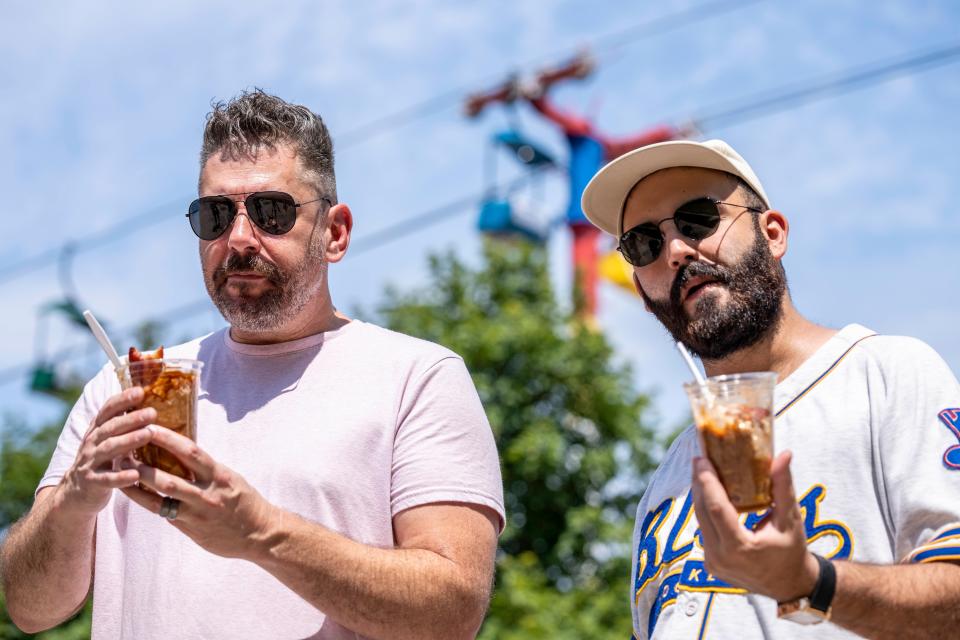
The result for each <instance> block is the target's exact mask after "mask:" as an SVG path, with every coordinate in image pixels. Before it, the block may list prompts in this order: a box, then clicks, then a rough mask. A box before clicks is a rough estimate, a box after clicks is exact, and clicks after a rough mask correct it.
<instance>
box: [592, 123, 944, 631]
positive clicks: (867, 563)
mask: <svg viewBox="0 0 960 640" xmlns="http://www.w3.org/2000/svg"><path fill="white" fill-rule="evenodd" d="M582 204H583V209H584V212H585V213H586V215H587V217H588V218H589V219H590V221H591V222H593V224H595V225H596V226H598V227H600V228H601V229H603V230H605V231H607V232H608V233H610V234H612V235H614V236H616V237H617V238H618V239H619V249H620V251H621V252H622V253H623V255H624V257H625V258H626V259H627V261H628V262H630V263H631V264H632V265H633V280H634V284H635V286H636V288H637V291H638V292H639V294H640V295H641V297H642V298H643V300H644V302H645V304H646V307H647V309H648V310H649V311H650V312H651V313H653V314H654V315H655V316H656V317H657V318H658V319H659V320H660V322H661V323H662V324H663V325H664V327H665V328H666V329H667V330H668V331H669V332H670V334H671V335H672V336H673V338H674V339H676V340H678V341H680V342H683V343H684V344H685V345H686V346H687V348H689V349H690V350H691V351H693V352H694V353H695V354H696V355H697V356H699V357H700V358H701V360H702V361H703V364H704V368H705V370H706V372H707V374H708V375H711V376H714V375H722V374H735V373H743V372H751V371H773V372H775V373H776V374H777V385H776V390H775V409H776V410H777V412H776V420H775V423H774V432H775V436H774V445H775V448H776V454H777V455H776V456H775V457H774V459H773V462H772V464H771V470H770V471H771V477H772V484H773V486H772V495H773V506H772V507H771V508H770V509H769V510H767V511H763V512H753V513H748V514H746V516H743V515H741V514H739V513H738V512H737V509H736V508H735V507H734V505H733V504H732V502H731V500H730V497H729V496H728V495H727V493H726V491H725V490H724V488H723V485H722V484H721V482H720V479H719V477H718V475H717V472H716V469H715V468H714V467H713V465H711V463H710V462H709V460H707V459H706V458H705V457H703V456H702V454H701V453H700V450H699V446H698V444H697V436H696V432H695V429H694V428H693V427H692V426H691V427H690V428H688V429H687V430H686V431H684V432H683V433H682V434H681V435H680V436H679V437H678V438H677V439H676V441H675V442H674V444H673V445H672V446H671V448H670V450H669V451H668V452H667V455H666V457H665V459H664V461H663V463H662V464H661V466H660V468H659V469H658V470H657V472H656V473H655V474H654V476H653V477H652V478H651V480H650V484H649V486H648V487H647V490H646V493H645V494H644V496H643V499H642V500H641V502H640V505H639V507H638V510H637V520H636V527H635V530H634V537H633V570H632V572H633V575H632V595H633V598H632V609H633V634H634V637H635V638H636V639H637V640H640V639H646V638H731V637H736V638H744V639H746V638H771V637H775V638H851V637H857V636H858V635H862V636H867V637H897V638H906V637H910V638H912V637H918V638H919V637H922V638H930V637H953V636H954V635H956V633H957V629H958V628H960V626H958V624H960V609H958V608H957V606H956V603H957V601H958V600H960V567H957V566H956V564H955V563H956V562H957V561H958V560H960V445H958V443H957V441H958V438H960V384H958V382H957V379H956V377H955V376H954V374H953V373H952V372H951V371H950V369H949V368H948V367H947V365H946V364H945V363H944V362H943V360H942V359H941V358H940V357H939V356H938V355H937V354H936V353H935V352H934V351H933V350H932V349H931V348H930V347H928V346H927V345H925V344H923V343H921V342H919V341H917V340H915V339H912V338H905V337H895V336H880V335H877V334H876V333H875V332H873V331H870V330H869V329H866V328H864V327H862V326H859V325H855V324H851V325H847V326H846V327H843V328H842V329H839V330H837V329H832V328H828V327H824V326H820V325H817V324H815V323H813V322H811V321H810V320H808V319H806V318H804V317H803V316H802V315H801V314H800V313H799V312H798V311H797V309H796V308H795V307H794V306H793V303H792V302H791V299H790V295H789V293H788V291H787V284H786V275H785V273H784V269H783V266H782V264H781V259H782V258H783V256H784V255H785V254H786V251H787V238H788V234H789V224H788V221H787V218H786V216H785V215H784V214H783V213H781V212H780V211H778V210H776V209H775V208H773V207H772V206H771V204H770V200H769V199H768V197H767V194H766V192H765V190H764V188H763V185H762V184H761V183H760V180H759V179H758V178H757V175H756V174H755V173H754V171H753V170H752V169H751V168H750V166H749V165H748V164H747V162H746V161H745V160H744V159H743V158H742V157H741V156H740V155H739V154H738V153H737V152H736V151H734V150H733V149H732V148H731V147H730V146H729V145H728V144H726V143H725V142H723V141H720V140H709V141H707V142H703V143H699V142H689V141H680V142H665V143H661V144H655V145H651V146H648V147H644V148H641V149H638V150H636V151H633V152H631V153H628V154H626V155H623V156H621V157H620V158H617V159H616V160H614V161H613V162H611V163H610V164H608V165H607V166H606V167H604V168H603V169H602V170H601V171H600V172H599V173H598V174H597V175H596V176H595V177H594V179H593V180H592V181H591V183H590V184H589V185H588V186H587V188H586V190H585V192H584V195H583V202H582ZM691 476H692V477H691ZM809 625H816V626H809Z"/></svg>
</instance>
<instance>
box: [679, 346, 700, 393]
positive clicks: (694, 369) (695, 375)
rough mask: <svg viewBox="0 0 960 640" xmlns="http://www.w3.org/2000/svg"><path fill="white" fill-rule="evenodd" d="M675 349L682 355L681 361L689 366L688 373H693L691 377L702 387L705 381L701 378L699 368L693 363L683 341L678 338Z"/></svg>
mask: <svg viewBox="0 0 960 640" xmlns="http://www.w3.org/2000/svg"><path fill="white" fill-rule="evenodd" d="M676 345H677V351H679V352H680V355H681V356H683V361H684V362H686V363H687V366H688V367H690V373H692V374H693V379H694V380H696V381H697V384H698V385H700V386H701V387H704V386H705V385H706V384H707V381H706V380H704V379H703V374H701V373H700V368H699V367H698V366H697V365H696V364H694V362H693V358H692V357H690V352H689V351H687V348H686V347H685V346H683V343H682V342H680V341H679V340H678V341H677V342H676Z"/></svg>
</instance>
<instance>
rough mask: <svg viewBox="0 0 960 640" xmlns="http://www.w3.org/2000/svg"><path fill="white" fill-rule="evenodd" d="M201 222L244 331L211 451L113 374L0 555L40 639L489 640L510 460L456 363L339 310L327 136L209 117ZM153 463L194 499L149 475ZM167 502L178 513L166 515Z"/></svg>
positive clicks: (303, 113)
mask: <svg viewBox="0 0 960 640" xmlns="http://www.w3.org/2000/svg"><path fill="white" fill-rule="evenodd" d="M200 166H201V169H200V179H199V187H198V188H199V196H200V197H199V198H197V199H196V200H195V201H194V202H193V203H192V204H191V205H190V206H189V209H188V211H189V212H188V214H187V217H188V218H189V222H190V226H191V228H192V229H193V231H194V233H195V234H196V235H197V236H198V237H199V239H200V241H199V249H200V263H201V268H202V271H203V278H204V282H205V284H206V288H207V291H208V292H209V294H210V297H211V299H212V300H213V302H214V303H215V304H216V306H217V308H218V309H219V310H220V312H221V313H222V314H223V316H224V318H226V320H227V322H228V323H229V325H230V326H229V327H228V328H227V329H224V330H222V331H218V332H216V333H213V334H211V335H208V336H205V337H202V338H199V339H197V340H194V341H192V342H188V343H186V344H183V345H178V346H175V347H172V348H169V349H167V350H166V355H167V356H168V357H172V358H191V359H197V360H200V361H202V362H203V363H204V366H203V370H202V376H201V381H200V398H199V403H198V420H197V422H198V434H197V442H196V443H194V442H192V441H190V440H189V439H187V438H185V437H182V436H180V435H179V434H177V433H174V432H173V431H171V430H169V429H164V428H157V427H156V426H155V425H153V424H152V422H153V421H154V420H155V419H156V418H157V415H156V411H155V410H154V409H153V408H140V405H141V402H142V400H143V397H144V393H143V390H142V389H140V388H133V389H128V390H126V391H123V392H121V391H120V387H119V384H118V382H117V379H116V376H115V375H114V373H113V371H112V369H111V368H110V367H109V366H108V367H105V368H104V369H103V370H102V371H101V372H100V374H99V375H98V376H96V377H95V378H94V379H93V380H91V381H90V383H88V384H87V386H86V387H85V388H84V392H83V396H82V397H81V399H80V400H79V401H78V402H77V404H76V406H75V407H74V408H73V411H72V412H71V414H70V416H69V418H68V420H67V424H66V426H65V427H64V430H63V434H62V435H61V437H60V441H59V443H58V446H57V450H56V452H55V453H54V456H53V459H52V460H51V462H50V466H49V468H48V469H47V472H46V474H45V475H44V477H43V479H42V480H41V482H40V486H39V487H38V489H37V494H36V500H35V503H34V506H33V508H32V510H31V511H30V513H29V514H28V515H27V516H25V517H24V518H23V519H22V520H21V521H20V522H18V523H17V524H16V525H15V526H14V527H13V528H12V529H11V531H10V534H9V536H8V538H7V540H6V541H5V543H4V546H3V548H2V550H0V563H2V580H3V587H4V590H5V592H6V604H7V607H8V609H9V612H10V616H11V618H12V619H13V621H14V622H15V623H16V624H17V625H18V626H19V627H20V628H22V629H23V630H24V631H28V632H36V631H40V630H43V629H47V628H49V627H52V626H54V625H56V624H58V623H60V622H61V621H63V620H65V619H66V618H68V617H69V616H71V615H72V614H73V613H75V612H76V611H77V610H78V609H79V608H80V607H81V606H83V604H84V602H85V601H86V599H87V597H88V595H89V594H90V593H92V594H93V637H94V638H101V639H107V638H110V639H114V638H138V639H144V638H146V639H151V638H152V639H157V640H160V639H163V640H167V639H168V638H257V639H262V638H288V639H291V640H292V639H295V638H296V639H301V638H322V639H338V640H342V639H347V638H350V639H351V640H356V639H358V638H383V639H387V638H390V639H396V638H401V639H403V638H406V639H411V640H412V639H423V638H444V639H449V638H454V639H459V638H473V637H475V635H476V633H477V630H478V629H479V627H480V623H481V620H482V618H483V614H484V612H485V610H486V606H487V603H488V600H489V596H490V587H491V582H492V577H493V562H494V554H495V550H496V540H497V535H498V534H499V532H500V531H501V530H502V528H503V525H504V511H503V497H502V486H501V480H500V469H499V462H498V458H497V452H496V448H495V445H494V441H493V437H492V434H491V431H490V427H489V424H488V423H487V420H486V417H485V415H484V412H483V408H482V406H481V405H480V401H479V398H478V396H477V393H476V390H475V389H474V386H473V383H472V381H471V379H470V376H469V374H468V373H467V371H466V368H465V367H464V364H463V361H462V360H461V359H460V358H459V357H458V356H457V355H456V354H454V353H452V352H450V351H448V350H446V349H444V348H443V347H440V346H438V345H434V344H431V343H427V342H424V341H421V340H416V339H414V338H411V337H408V336H403V335H401V334H397V333H394V332H391V331H387V330H386V329H382V328H380V327H377V326H374V325H372V324H369V323H365V322H361V321H358V320H351V319H350V318H348V317H347V316H346V315H344V314H343V313H342V312H340V311H339V310H337V308H336V307H335V306H334V304H333V301H332V300H331V298H330V293H329V287H328V280H327V277H328V267H329V265H330V264H333V263H336V262H339V261H340V260H341V259H343V257H344V256H345V255H346V253H347V249H348V247H349V244H350V235H351V230H352V226H353V217H352V213H351V211H350V209H349V207H348V206H347V205H345V204H343V203H341V202H339V201H338V198H337V193H336V183H335V179H334V172H333V150H332V144H331V141H330V137H329V134H328V132H327V129H326V126H325V125H324V124H323V122H322V120H321V119H320V118H319V116H316V115H315V114H313V113H311V112H310V111H309V110H308V109H307V108H305V107H302V106H299V105H293V104H288V103H286V102H284V101H283V100H281V99H279V98H277V97H274V96H271V95H268V94H265V93H263V92H262V91H259V90H257V91H253V92H249V93H243V94H241V95H240V96H239V97H237V98H235V99H234V100H232V101H230V102H228V103H226V104H223V103H219V104H216V105H214V109H213V112H212V113H211V114H210V115H209V116H208V119H207V124H206V129H205V132H204V139H203V149H202V152H201V158H200ZM147 443H152V444H154V445H157V446H159V447H162V448H163V449H165V450H167V451H169V452H170V453H172V454H173V455H175V456H176V457H177V458H178V459H179V461H180V462H181V463H182V464H183V465H184V466H185V467H187V468H188V469H189V470H190V472H191V474H190V475H191V476H192V478H193V479H192V481H188V480H185V479H183V478H180V477H177V476H174V475H171V474H169V473H166V472H164V471H162V470H160V469H157V468H153V467H150V466H147V465H146V464H144V463H143V462H142V461H140V460H138V459H136V458H134V457H133V456H132V452H133V451H134V450H136V449H137V448H138V447H141V446H144V445H146V444H147ZM161 495H162V496H164V497H161Z"/></svg>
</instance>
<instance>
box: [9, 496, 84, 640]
mask: <svg viewBox="0 0 960 640" xmlns="http://www.w3.org/2000/svg"><path fill="white" fill-rule="evenodd" d="M95 526H96V517H89V516H78V515H73V514H70V513H69V512H68V511H67V510H64V509H61V508H59V497H58V495H57V490H53V492H52V494H51V495H49V496H48V497H47V499H45V500H43V501H40V502H38V503H36V504H35V505H34V507H33V509H31V511H30V513H28V514H27V515H26V516H24V518H23V519H21V520H20V521H19V522H17V523H16V524H15V525H14V526H13V527H12V528H11V529H10V531H9V533H8V535H7V539H6V541H5V542H4V544H3V548H2V550H0V573H2V581H3V589H4V593H5V594H6V605H7V610H8V611H9V613H10V617H11V619H12V620H13V621H14V623H16V625H17V626H18V627H20V628H21V629H22V630H24V631H27V632H31V633H32V632H36V631H41V630H43V629H48V628H50V627H53V626H55V625H57V624H59V623H60V622H63V621H64V620H66V619H67V618H69V617H70V616H71V615H73V614H74V613H76V611H77V610H78V609H79V608H80V607H81V606H83V603H84V602H85V601H86V598H87V594H88V592H89V590H90V580H91V574H92V567H93V534H94V528H95Z"/></svg>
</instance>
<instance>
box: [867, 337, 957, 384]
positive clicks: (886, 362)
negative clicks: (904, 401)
mask: <svg viewBox="0 0 960 640" xmlns="http://www.w3.org/2000/svg"><path fill="white" fill-rule="evenodd" d="M856 351H857V352H858V356H857V357H858V358H859V359H860V360H861V361H862V362H863V363H864V364H865V365H866V366H867V367H868V369H870V370H873V371H874V372H876V373H877V374H879V375H880V376H882V377H883V378H884V379H885V380H896V379H910V378H933V377H937V376H947V377H950V378H952V377H953V374H952V372H951V371H950V367H949V366H948V365H947V363H946V362H944V360H943V358H942V357H941V356H940V354H939V353H937V352H936V350H934V348H933V347H931V346H930V345H928V344H927V343H926V342H924V341H922V340H919V339H917V338H912V337H909V336H891V335H882V334H876V335H873V336H870V337H869V339H864V340H862V341H860V343H859V344H857V349H856Z"/></svg>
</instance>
